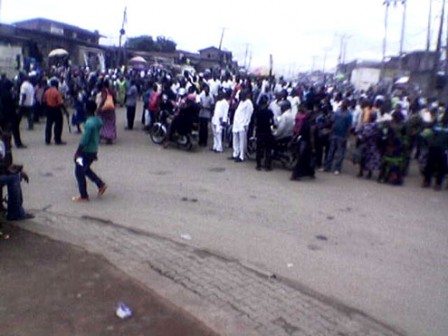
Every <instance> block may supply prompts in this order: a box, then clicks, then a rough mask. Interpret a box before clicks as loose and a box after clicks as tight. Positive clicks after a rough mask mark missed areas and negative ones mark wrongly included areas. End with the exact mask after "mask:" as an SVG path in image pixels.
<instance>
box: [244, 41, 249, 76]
mask: <svg viewBox="0 0 448 336" xmlns="http://www.w3.org/2000/svg"><path fill="white" fill-rule="evenodd" d="M248 54H249V43H246V52H245V54H244V68H245V69H246V70H247V56H248Z"/></svg>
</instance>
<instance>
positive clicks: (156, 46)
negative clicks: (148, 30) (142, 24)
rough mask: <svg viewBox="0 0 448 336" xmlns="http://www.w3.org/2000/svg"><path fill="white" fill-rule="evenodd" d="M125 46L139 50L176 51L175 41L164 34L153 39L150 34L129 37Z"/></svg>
mask: <svg viewBox="0 0 448 336" xmlns="http://www.w3.org/2000/svg"><path fill="white" fill-rule="evenodd" d="M125 47H126V48H128V49H134V50H141V51H163V52H173V51H176V42H174V41H173V40H171V39H168V38H166V37H164V36H158V37H157V39H156V40H155V41H154V40H153V38H152V36H148V35H142V36H137V37H131V38H129V39H128V40H127V41H126V44H125Z"/></svg>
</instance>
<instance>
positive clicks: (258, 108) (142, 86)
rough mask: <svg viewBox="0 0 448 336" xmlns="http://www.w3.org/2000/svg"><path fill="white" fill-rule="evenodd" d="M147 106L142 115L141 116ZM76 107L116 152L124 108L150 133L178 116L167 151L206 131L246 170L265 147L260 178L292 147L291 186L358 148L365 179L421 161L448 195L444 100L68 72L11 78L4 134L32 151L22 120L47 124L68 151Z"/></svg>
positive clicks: (399, 179)
mask: <svg viewBox="0 0 448 336" xmlns="http://www.w3.org/2000/svg"><path fill="white" fill-rule="evenodd" d="M139 99H141V100H142V101H143V110H142V111H137V105H138V104H137V103H138V101H139ZM67 101H71V102H72V104H73V106H70V107H73V109H74V113H73V114H72V116H71V117H70V120H69V127H71V126H73V127H76V129H77V131H78V132H80V133H81V132H82V131H83V127H84V126H83V125H84V124H85V122H86V118H87V115H91V114H92V106H93V105H92V104H94V106H95V108H94V111H93V112H96V114H97V116H98V120H100V121H101V123H99V121H98V120H97V121H96V122H95V124H96V125H98V124H101V127H99V128H98V129H99V141H102V142H103V143H105V144H109V145H112V144H114V143H115V141H116V140H117V128H116V113H115V111H116V108H117V107H125V108H126V129H127V130H132V129H134V128H135V120H136V118H137V115H138V114H141V123H142V125H143V128H144V129H145V130H146V131H150V130H151V127H152V125H153V124H154V123H155V122H156V121H160V120H161V118H168V119H169V120H170V123H169V136H168V138H167V141H166V143H165V145H169V140H170V139H172V136H173V135H174V134H175V133H176V132H181V131H182V132H189V131H191V129H192V128H193V126H194V125H196V126H197V127H198V133H199V146H203V147H207V148H208V147H210V149H211V150H213V151H214V152H215V153H222V152H223V151H224V150H225V148H226V146H228V147H231V148H232V155H231V156H230V157H229V159H231V160H234V161H235V162H237V163H238V162H243V161H246V160H247V155H246V153H247V146H248V142H250V141H251V139H252V140H253V139H256V142H255V143H256V169H257V170H262V169H265V170H271V169H272V167H273V164H272V160H273V158H272V154H273V152H274V151H275V149H276V147H277V146H278V144H279V143H283V144H287V146H286V148H288V150H289V151H292V152H293V156H294V157H295V158H296V160H295V161H294V162H295V166H294V168H293V171H292V174H291V180H300V179H302V178H304V177H309V178H314V177H315V171H316V170H320V171H323V172H332V173H334V174H335V175H339V174H340V173H341V171H342V170H343V164H344V159H345V158H346V149H347V144H348V143H349V142H350V141H354V150H353V151H352V152H353V153H352V158H351V159H352V160H353V162H354V163H355V164H357V165H358V166H359V172H358V176H359V177H364V176H365V177H366V178H369V179H370V178H376V179H377V181H378V182H381V183H390V184H394V185H401V184H403V182H404V180H405V178H406V175H407V174H408V173H409V166H410V163H411V160H412V159H416V160H417V161H418V163H419V167H420V172H421V174H422V186H423V187H430V186H431V185H433V186H434V188H435V189H436V190H440V189H442V186H443V183H444V179H445V175H446V173H447V170H448V163H447V151H448V112H447V107H446V106H445V105H444V104H443V103H441V102H438V101H434V100H433V101H430V100H426V99H424V98H423V97H417V96H416V97H409V96H406V94H405V92H404V91H399V92H394V93H392V94H385V93H382V92H379V91H377V90H374V89H371V90H368V91H366V92H363V91H355V90H353V89H350V88H344V89H343V90H341V89H340V88H339V87H338V86H331V87H330V86H328V85H319V86H317V85H309V84H301V83H294V82H286V81H284V80H283V79H279V80H275V79H269V78H250V77H248V76H235V75H232V74H230V73H228V72H224V71H222V72H219V73H214V72H211V71H209V72H206V73H204V74H201V75H194V74H191V73H185V74H181V75H178V76H171V75H169V74H167V73H166V72H164V71H142V70H133V69H129V70H123V71H122V70H119V69H114V70H109V71H108V72H106V73H96V72H92V71H89V70H88V69H78V70H75V71H74V70H67V69H64V70H63V71H59V72H53V73H50V74H40V75H38V76H37V75H36V76H30V75H27V74H24V73H20V74H19V75H18V76H17V77H16V78H15V79H8V78H7V77H6V76H5V75H2V77H1V79H0V111H1V113H0V127H1V129H2V132H3V133H4V134H10V135H11V136H12V139H13V140H14V143H15V146H16V147H17V148H26V145H25V144H24V143H23V142H22V139H21V134H20V132H21V128H20V123H21V120H22V119H23V118H26V120H27V128H28V129H29V130H32V129H33V127H34V124H35V123H39V122H41V120H42V119H44V118H45V120H46V121H45V122H46V125H45V134H44V137H43V140H44V142H45V144H47V145H50V144H51V143H52V141H54V143H55V144H56V145H64V144H65V141H64V140H63V139H62V137H63V128H64V115H66V116H67V118H69V113H68V110H67V106H66V105H67ZM89 106H90V107H89ZM88 109H90V112H87V110H88ZM210 134H212V139H211V140H209V135H210ZM211 142H212V144H211ZM6 147H8V146H6ZM84 159H85V158H84ZM89 160H90V159H89ZM2 174H7V173H6V172H5V170H3V171H2ZM78 175H80V174H79V172H78ZM78 175H77V177H79V176H78ZM84 178H85V176H84ZM433 180H434V182H433ZM95 183H97V185H98V186H99V188H100V187H102V186H104V185H105V184H104V182H102V181H101V180H99V179H97V180H96V182H95ZM84 189H85V188H84ZM84 189H82V188H80V190H81V194H82V195H81V196H80V198H81V199H85V198H86V197H87V196H86V195H85V193H84V191H83V190H84ZM83 193H84V194H83Z"/></svg>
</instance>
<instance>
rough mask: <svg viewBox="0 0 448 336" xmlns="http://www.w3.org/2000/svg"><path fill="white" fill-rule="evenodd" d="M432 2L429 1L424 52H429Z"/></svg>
mask: <svg viewBox="0 0 448 336" xmlns="http://www.w3.org/2000/svg"><path fill="white" fill-rule="evenodd" d="M432 1H433V0H429V14H428V36H427V38H426V51H429V49H430V48H431V21H432Z"/></svg>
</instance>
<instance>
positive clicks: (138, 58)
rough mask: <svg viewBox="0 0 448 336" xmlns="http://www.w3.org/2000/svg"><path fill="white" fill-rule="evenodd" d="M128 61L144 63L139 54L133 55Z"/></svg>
mask: <svg viewBox="0 0 448 336" xmlns="http://www.w3.org/2000/svg"><path fill="white" fill-rule="evenodd" d="M129 63H146V60H145V59H144V58H143V57H141V56H135V57H132V58H131V59H130V60H129Z"/></svg>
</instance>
